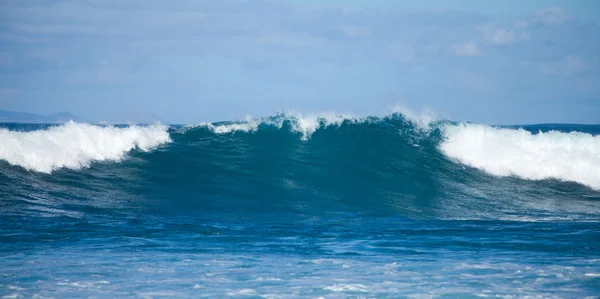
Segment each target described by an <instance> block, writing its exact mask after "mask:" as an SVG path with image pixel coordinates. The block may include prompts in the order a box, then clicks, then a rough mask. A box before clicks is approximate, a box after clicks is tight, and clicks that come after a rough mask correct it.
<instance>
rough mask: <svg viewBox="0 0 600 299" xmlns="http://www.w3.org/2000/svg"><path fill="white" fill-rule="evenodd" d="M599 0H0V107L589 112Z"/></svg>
mask: <svg viewBox="0 0 600 299" xmlns="http://www.w3.org/2000/svg"><path fill="white" fill-rule="evenodd" d="M598 12H600V1H597V0H539V1H533V0H525V1H523V0H521V1H516V0H504V1H478V0H463V1H458V0H454V1H450V0H448V1H442V0H430V1H405V0H397V1H392V0H380V1H376V0H375V1H366V0H362V1H361V0H346V1H342V0H320V1H317V0H306V1H292V0H272V1H267V0H262V1H253V0H231V1H227V0H218V1H216V0H215V1H192V0H173V1H158V0H130V1H116V0H114V1H113V0H52V1H46V0H44V1H42V0H32V1H17V0H3V1H0V109H3V110H13V111H20V112H32V113H39V114H52V113H56V112H62V111H68V112H71V113H73V114H75V115H77V116H79V117H80V118H82V119H85V120H88V121H94V122H95V121H108V122H121V121H149V120H151V119H160V120H162V121H163V122H168V123H183V124H194V123H199V122H206V121H222V120H235V119H239V118H242V117H245V116H247V115H252V116H266V115H272V114H274V113H276V112H278V111H281V110H294V111H299V112H302V113H304V114H311V113H325V112H337V113H345V114H353V115H358V116H366V115H373V114H381V113H383V112H385V111H387V110H389V109H390V107H394V106H397V105H400V106H404V107H407V108H410V109H412V110H414V111H419V110H421V109H428V110H434V111H436V112H437V113H438V114H439V115H441V116H444V117H447V118H450V119H452V120H456V121H473V122H480V123H488V124H524V123H547V122H553V123H600V28H599V27H598V24H600V14H599V13H598Z"/></svg>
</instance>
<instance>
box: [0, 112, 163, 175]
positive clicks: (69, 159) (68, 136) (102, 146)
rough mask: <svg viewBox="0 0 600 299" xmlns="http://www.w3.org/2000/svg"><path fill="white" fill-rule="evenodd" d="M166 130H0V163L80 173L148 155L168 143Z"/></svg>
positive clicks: (85, 126)
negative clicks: (137, 153)
mask: <svg viewBox="0 0 600 299" xmlns="http://www.w3.org/2000/svg"><path fill="white" fill-rule="evenodd" d="M167 129H168V128H167V127H166V126H164V125H152V126H148V127H142V126H129V127H126V128H116V127H102V126H95V125H90V124H83V123H75V122H68V123H66V124H64V125H61V126H56V127H51V128H49V129H47V130H38V131H30V132H17V131H10V130H7V129H0V159H2V160H5V161H7V162H8V163H9V164H12V165H18V166H22V167H24V168H25V169H28V170H35V171H39V172H44V173H50V172H52V171H53V170H56V169H58V168H62V167H66V168H71V169H80V168H82V167H88V166H89V165H90V163H91V162H92V161H107V160H108V161H120V160H121V159H123V157H124V156H125V154H126V153H127V152H129V151H131V150H132V149H135V148H138V149H140V150H142V151H149V150H151V149H153V148H155V147H156V146H158V145H160V144H162V143H166V142H169V141H170V137H169V133H168V132H167Z"/></svg>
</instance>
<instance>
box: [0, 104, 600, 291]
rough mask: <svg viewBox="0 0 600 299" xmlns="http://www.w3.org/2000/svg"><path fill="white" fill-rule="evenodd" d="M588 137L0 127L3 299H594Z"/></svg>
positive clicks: (324, 121) (404, 119) (593, 201)
mask: <svg viewBox="0 0 600 299" xmlns="http://www.w3.org/2000/svg"><path fill="white" fill-rule="evenodd" d="M599 134H600V126H582V125H536V126H523V127H492V126H485V125H478V124H468V123H455V122H450V121H436V120H435V119H434V118H431V117H421V116H419V115H414V114H409V113H406V112H404V113H401V112H397V113H393V114H391V115H387V116H378V117H375V116H373V117H352V116H347V115H337V114H323V115H317V116H311V117H306V116H302V115H299V114H290V113H282V114H278V115H275V116H271V117H265V118H258V119H247V120H244V121H239V122H221V123H210V124H209V123H202V124H199V125H195V126H162V125H151V126H134V125H132V126H117V127H113V126H96V125H90V124H81V123H73V122H70V123H67V124H64V125H17V124H4V125H0V211H1V213H0V223H2V225H1V226H0V257H2V258H0V269H3V275H4V276H2V278H0V296H12V297H19V296H23V297H32V296H34V295H40V296H48V297H153V296H166V297H198V295H204V296H208V297H223V296H246V295H247V296H255V297H268V298H280V297H284V298H287V297H301V298H316V297H321V296H322V297H327V298H329V297H332V298H338V297H360V296H368V297H388V298H396V297H411V296H412V297H424V296H429V295H433V296H442V297H443V296H448V297H469V296H470V295H477V294H479V295H481V296H484V295H485V296H494V297H554V296H556V297H566V298H579V297H586V296H593V295H595V294H598V292H599V291H600V288H599V287H598V286H599V284H598V277H600V266H599V265H600V264H599V263H598V261H600V242H598V239H599V237H600V235H599V234H598V232H599V231H600V227H599V223H600V139H599V138H600V135H599ZM115 273H127V275H121V274H119V275H116V274H115ZM439 273H445V274H444V275H443V276H440V275H439ZM525 285H527V286H528V287H527V288H524V287H523V286H525ZM290 290H292V291H290ZM481 290H488V291H486V293H485V294H484V293H481ZM290 292H292V293H290ZM479 295H477V296H479Z"/></svg>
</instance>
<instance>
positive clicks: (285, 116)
mask: <svg viewBox="0 0 600 299" xmlns="http://www.w3.org/2000/svg"><path fill="white" fill-rule="evenodd" d="M286 121H289V122H290V124H291V129H292V131H294V132H297V133H301V134H302V137H301V138H302V140H307V139H308V138H310V136H311V135H312V134H314V133H315V132H316V131H317V130H318V129H320V128H324V127H328V126H340V125H341V124H342V123H343V122H344V121H352V122H355V121H358V119H357V118H355V117H352V116H350V115H344V114H334V113H321V114H311V115H306V116H304V115H302V114H301V113H297V112H286V113H282V114H281V115H279V116H277V117H265V118H251V117H246V118H245V120H242V121H239V122H234V123H224V124H211V123H200V124H198V125H196V126H195V127H205V128H207V129H209V130H211V131H212V132H214V133H215V134H229V133H235V132H246V133H247V132H255V131H257V130H258V127H259V126H260V125H261V124H262V125H266V126H272V127H276V128H278V129H281V128H282V127H283V124H284V123H285V122H286Z"/></svg>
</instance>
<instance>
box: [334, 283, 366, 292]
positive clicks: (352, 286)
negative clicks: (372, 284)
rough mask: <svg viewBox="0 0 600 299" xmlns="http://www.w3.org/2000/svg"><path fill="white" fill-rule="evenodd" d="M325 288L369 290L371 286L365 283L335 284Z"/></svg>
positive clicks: (337, 290)
mask: <svg viewBox="0 0 600 299" xmlns="http://www.w3.org/2000/svg"><path fill="white" fill-rule="evenodd" d="M323 289H325V290H328V291H332V292H369V288H368V287H367V286H365V285H363V284H335V285H332V286H326V287H324V288H323Z"/></svg>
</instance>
